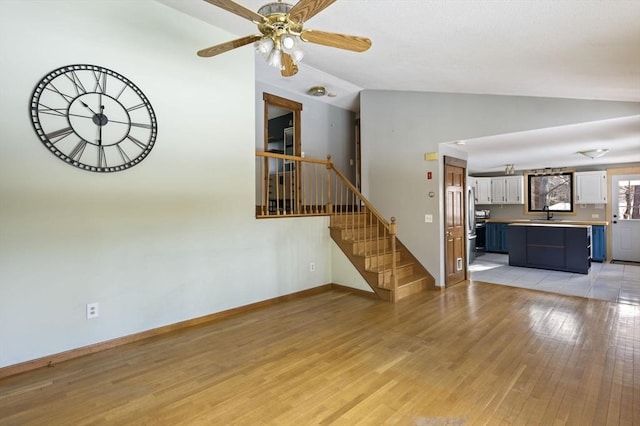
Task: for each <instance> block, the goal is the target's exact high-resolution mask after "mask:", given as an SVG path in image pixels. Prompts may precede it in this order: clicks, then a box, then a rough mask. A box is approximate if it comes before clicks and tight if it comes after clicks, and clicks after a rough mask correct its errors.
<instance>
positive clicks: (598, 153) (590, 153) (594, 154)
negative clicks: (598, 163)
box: [578, 149, 609, 159]
mask: <svg viewBox="0 0 640 426" xmlns="http://www.w3.org/2000/svg"><path fill="white" fill-rule="evenodd" d="M607 152H609V150H608V149H589V150H586V151H578V154H582V155H584V156H585V157H589V158H591V159H594V158H598V157H602V156H603V155H605V154H606V153H607Z"/></svg>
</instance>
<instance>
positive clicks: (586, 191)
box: [574, 171, 607, 204]
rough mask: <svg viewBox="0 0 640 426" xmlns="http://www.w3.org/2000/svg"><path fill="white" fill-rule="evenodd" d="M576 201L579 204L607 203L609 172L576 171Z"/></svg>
mask: <svg viewBox="0 0 640 426" xmlns="http://www.w3.org/2000/svg"><path fill="white" fill-rule="evenodd" d="M574 177H575V182H576V186H575V191H576V203H578V204H606V203H607V172H606V171H596V172H576V173H575V175H574Z"/></svg>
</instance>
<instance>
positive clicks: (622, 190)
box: [611, 175, 640, 262]
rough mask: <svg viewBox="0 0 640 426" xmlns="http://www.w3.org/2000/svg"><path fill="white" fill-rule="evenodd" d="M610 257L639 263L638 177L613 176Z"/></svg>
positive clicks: (639, 213)
mask: <svg viewBox="0 0 640 426" xmlns="http://www.w3.org/2000/svg"><path fill="white" fill-rule="evenodd" d="M611 181H612V183H613V184H612V188H611V189H612V191H611V203H612V205H611V213H612V216H613V217H612V218H611V244H612V246H611V257H612V258H613V260H626V261H632V262H640V175H619V176H613V178H612V179H611Z"/></svg>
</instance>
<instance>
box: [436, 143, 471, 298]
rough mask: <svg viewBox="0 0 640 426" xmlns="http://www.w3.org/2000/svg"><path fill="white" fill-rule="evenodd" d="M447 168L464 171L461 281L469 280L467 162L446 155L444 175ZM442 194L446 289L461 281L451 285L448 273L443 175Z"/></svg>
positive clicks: (445, 201) (445, 196) (444, 179)
mask: <svg viewBox="0 0 640 426" xmlns="http://www.w3.org/2000/svg"><path fill="white" fill-rule="evenodd" d="M446 166H454V167H459V168H461V169H462V202H463V205H462V227H463V230H464V237H463V238H462V244H463V250H462V268H463V277H464V278H463V279H462V280H461V281H464V280H469V279H470V276H469V268H468V265H467V244H468V243H469V241H468V235H467V220H468V218H467V210H468V208H467V160H462V159H460V158H456V157H450V156H448V155H445V156H444V158H443V166H442V169H443V173H444V172H446ZM442 194H443V198H444V199H443V214H442V218H443V221H442V226H443V229H444V233H443V236H444V239H443V240H442V244H443V245H444V250H443V251H444V262H443V268H444V287H445V288H446V287H447V286H450V285H454V284H457V283H458V282H461V281H457V282H455V283H449V282H448V280H447V279H448V273H447V272H448V271H447V261H448V260H449V259H448V258H447V219H448V218H447V181H446V177H445V176H444V175H443V179H442Z"/></svg>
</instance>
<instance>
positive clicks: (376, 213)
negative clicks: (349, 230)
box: [329, 160, 389, 228]
mask: <svg viewBox="0 0 640 426" xmlns="http://www.w3.org/2000/svg"><path fill="white" fill-rule="evenodd" d="M329 162H330V163H331V168H332V169H333V171H334V172H335V173H336V175H337V176H338V177H339V178H340V179H342V182H343V183H344V184H345V185H347V187H348V188H349V189H350V190H352V191H353V192H354V193H355V194H356V195H357V196H358V197H360V199H361V200H362V202H363V203H364V205H365V206H367V208H368V209H369V210H371V213H373V214H374V215H375V216H376V217H377V218H378V220H379V221H380V222H382V224H383V225H384V226H385V227H386V228H389V222H387V220H386V219H385V218H384V216H382V214H380V212H379V211H378V210H376V208H375V207H373V204H371V202H370V201H369V200H367V199H366V198H365V196H364V195H362V193H361V192H360V191H359V190H358V188H356V187H355V186H354V185H353V184H352V183H351V182H350V181H349V179H347V178H346V176H345V175H343V174H342V172H341V171H340V170H338V169H336V168H335V167H334V166H333V162H331V160H329Z"/></svg>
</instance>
